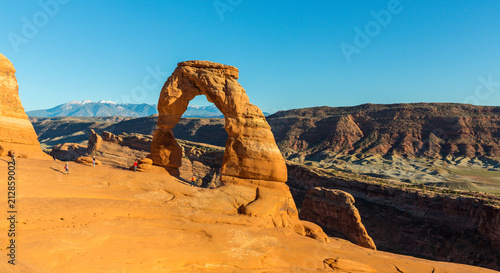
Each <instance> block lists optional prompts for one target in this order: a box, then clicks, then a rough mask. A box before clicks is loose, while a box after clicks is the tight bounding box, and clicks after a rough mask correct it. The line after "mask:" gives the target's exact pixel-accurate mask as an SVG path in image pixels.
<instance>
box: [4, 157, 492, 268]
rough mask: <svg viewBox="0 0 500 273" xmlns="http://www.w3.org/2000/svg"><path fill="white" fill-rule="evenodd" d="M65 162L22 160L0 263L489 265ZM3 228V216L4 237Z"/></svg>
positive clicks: (165, 180) (215, 193)
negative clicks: (324, 232) (10, 235)
mask: <svg viewBox="0 0 500 273" xmlns="http://www.w3.org/2000/svg"><path fill="white" fill-rule="evenodd" d="M0 165H3V166H2V168H6V163H5V162H4V161H0ZM62 167H63V164H62V163H60V162H54V161H51V160H37V159H19V165H18V169H17V175H18V179H19V181H20V186H19V189H18V190H19V191H18V203H19V208H18V211H19V212H18V217H19V221H18V223H17V229H18V232H17V234H18V237H17V239H18V249H17V251H18V252H17V253H18V254H19V255H18V259H17V265H16V266H10V265H9V264H7V261H6V259H7V256H6V255H5V252H6V249H5V247H6V246H5V245H3V246H0V247H1V250H0V251H1V252H2V255H0V271H1V272H54V273H57V272H75V273H76V272H429V273H430V272H435V273H436V272H457V273H458V272H460V273H467V272H475V273H477V272H485V273H486V272H493V271H491V270H487V269H482V268H477V267H470V266H465V265H457V264H451V263H442V262H432V261H426V260H422V259H417V258H412V257H406V256H401V255H395V254H390V253H385V252H381V251H374V250H370V249H366V248H362V247H358V246H355V245H353V244H351V243H349V242H346V241H344V240H340V239H335V238H330V242H328V243H327V242H324V241H319V240H314V239H312V238H309V237H305V236H300V235H298V234H296V233H295V232H293V231H291V230H290V229H287V228H276V227H272V226H269V225H268V224H266V223H264V222H262V221H260V220H259V218H258V217H250V216H245V215H241V214H239V213H238V211H237V208H236V207H235V204H237V203H238V202H241V200H235V199H233V198H232V197H231V196H234V193H235V192H240V191H243V192H247V191H246V187H241V186H236V185H227V186H224V187H220V188H217V189H213V190H210V189H202V188H194V187H190V186H189V184H188V183H186V182H184V181H182V180H179V179H177V178H174V177H171V176H168V175H166V174H165V173H134V172H131V171H126V170H119V169H114V168H111V167H107V166H99V167H96V168H92V167H90V166H84V165H78V164H72V163H70V169H71V174H70V175H65V174H63V173H61V171H62ZM5 175H6V174H5V173H4V172H1V173H0V179H2V180H4V181H5V180H6V177H5ZM247 193H248V192H247ZM0 198H2V199H3V200H5V198H6V190H5V188H3V187H2V188H1V189H0ZM247 198H250V196H247ZM2 215H3V216H2V219H5V217H6V215H5V212H2ZM6 228H7V224H6V221H0V240H1V241H2V242H5V241H6V239H7V238H6V236H7V232H6ZM333 268H335V269H333Z"/></svg>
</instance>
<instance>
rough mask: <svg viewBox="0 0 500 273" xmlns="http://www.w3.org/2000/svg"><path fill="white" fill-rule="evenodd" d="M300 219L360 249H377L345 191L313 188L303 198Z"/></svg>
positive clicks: (352, 199)
mask: <svg viewBox="0 0 500 273" xmlns="http://www.w3.org/2000/svg"><path fill="white" fill-rule="evenodd" d="M299 217H300V219H302V220H307V221H311V222H313V223H316V224H318V225H320V226H321V227H322V228H324V229H325V230H327V231H328V232H331V233H332V234H333V235H335V236H339V237H341V238H345V239H347V240H349V241H351V242H352V243H354V244H357V245H359V246H362V247H366V248H371V249H377V247H376V246H375V243H374V242H373V240H372V238H371V237H370V236H369V235H368V232H367V231H366V229H365V226H364V225H363V223H362V222H361V216H360V215H359V211H358V209H356V207H355V206H354V197H352V195H350V194H349V193H347V192H344V191H340V190H333V189H326V188H321V187H316V188H313V189H311V190H309V192H308V193H307V195H306V198H305V200H304V203H303V204H302V208H301V210H300V215H299Z"/></svg>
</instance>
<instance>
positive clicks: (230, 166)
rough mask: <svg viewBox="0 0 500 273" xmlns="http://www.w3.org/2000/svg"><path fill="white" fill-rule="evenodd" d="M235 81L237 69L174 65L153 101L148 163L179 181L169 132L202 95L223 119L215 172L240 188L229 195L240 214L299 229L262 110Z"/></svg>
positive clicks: (176, 150) (178, 156) (176, 149)
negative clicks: (218, 164) (222, 140)
mask: <svg viewBox="0 0 500 273" xmlns="http://www.w3.org/2000/svg"><path fill="white" fill-rule="evenodd" d="M237 79H238V69H237V68H235V67H232V66H227V65H222V64H218V63H213V62H208V61H187V62H182V63H179V64H178V66H177V68H176V69H175V71H174V73H173V74H172V76H170V78H169V79H168V80H167V82H166V83H165V85H164V86H163V89H162V91H161V94H160V99H159V101H158V112H159V118H158V123H157V126H158V129H157V130H156V131H155V132H154V136H153V142H152V144H151V159H152V160H153V162H154V164H155V165H159V166H163V167H165V168H166V169H167V170H168V171H169V172H170V173H171V174H172V175H176V176H179V167H180V166H181V163H182V149H181V147H180V146H179V144H178V143H177V141H176V140H175V137H174V134H173V131H172V129H173V128H174V127H175V126H176V125H177V123H178V122H179V121H180V119H181V116H182V114H183V113H184V112H185V111H186V109H187V106H188V104H189V101H191V100H192V99H193V98H194V97H196V96H198V95H205V96H206V97H207V99H208V101H210V102H212V103H214V104H215V106H217V108H218V109H219V110H220V111H221V112H222V113H223V114H224V117H225V129H226V131H227V134H228V138H227V141H226V148H225V153H224V159H223V162H222V167H221V170H220V173H221V178H220V179H221V181H222V182H223V183H225V184H233V185H239V186H243V187H242V190H241V191H240V192H239V193H234V194H235V195H238V196H239V197H238V198H237V197H235V196H233V198H235V200H237V202H235V204H234V205H235V207H237V208H238V212H239V213H240V214H244V215H248V216H256V217H258V219H266V221H267V223H272V224H273V225H274V226H277V227H290V228H292V229H293V230H295V231H296V232H297V233H299V234H304V228H303V226H302V224H301V223H300V220H299V219H298V215H297V209H296V207H295V203H294V201H293V199H292V196H291V194H290V191H289V189H288V187H287V186H286V185H285V184H284V183H282V182H285V181H286V180H287V172H286V165H285V161H284V159H283V157H282V155H281V153H280V151H279V149H278V147H277V146H276V142H275V141H274V136H273V134H272V132H271V127H270V126H269V124H268V123H267V121H266V118H265V117H264V115H263V113H262V111H261V110H260V109H259V108H258V107H257V106H255V105H253V104H251V103H250V102H249V98H248V96H247V94H246V92H245V90H244V89H243V87H241V85H240V84H239V83H238V82H237V81H236V80H237Z"/></svg>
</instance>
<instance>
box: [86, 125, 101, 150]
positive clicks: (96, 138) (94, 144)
mask: <svg viewBox="0 0 500 273" xmlns="http://www.w3.org/2000/svg"><path fill="white" fill-rule="evenodd" d="M101 144H102V137H101V136H100V135H98V134H97V133H96V132H95V131H94V130H93V129H90V135H89V142H88V144H87V152H88V153H89V154H92V153H95V152H96V151H97V150H99V148H101Z"/></svg>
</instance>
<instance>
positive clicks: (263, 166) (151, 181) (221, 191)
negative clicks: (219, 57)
mask: <svg viewBox="0 0 500 273" xmlns="http://www.w3.org/2000/svg"><path fill="white" fill-rule="evenodd" d="M15 72H16V71H15V69H14V66H13V65H12V63H11V62H10V61H9V60H8V59H7V58H6V57H4V56H3V55H1V54H0V92H1V93H0V116H1V117H0V124H1V131H0V154H1V156H2V157H1V159H2V165H4V167H3V169H4V171H3V172H2V174H1V177H2V180H3V181H9V182H12V181H15V183H11V184H9V185H8V186H10V187H8V186H7V185H5V186H4V187H2V190H1V192H0V194H1V200H4V201H2V202H4V208H6V209H4V210H3V211H2V219H4V220H2V221H1V223H0V226H1V233H0V241H1V242H2V245H1V246H0V249H1V251H2V256H1V258H0V271H1V272H429V273H430V272H434V273H437V272H460V273H461V272H495V270H499V269H500V179H499V177H500V176H499V175H498V174H499V172H500V161H499V160H500V126H499V125H498V124H499V123H498V121H499V120H500V107H481V106H472V105H466V104H425V103H422V104H394V105H375V104H367V105H360V106H356V107H338V108H332V107H317V108H304V109H297V110H289V111H281V112H278V113H276V114H273V115H270V116H268V117H265V116H264V114H263V113H262V111H261V110H260V109H259V108H258V107H257V106H255V105H253V104H251V103H250V100H249V97H248V95H247V93H246V92H245V90H244V89H243V87H241V85H240V84H239V83H238V81H237V79H238V77H239V71H238V69H237V68H235V67H232V66H227V65H222V64H218V63H212V62H208V61H187V62H182V63H179V64H178V66H177V68H176V69H175V71H174V72H173V74H172V76H171V77H170V78H169V79H168V81H167V82H166V83H165V85H164V87H163V89H162V91H161V93H160V98H159V103H158V112H159V114H158V115H152V116H148V117H138V118H137V117H134V118H131V117H85V118H79V117H30V118H29V119H28V116H27V115H26V113H25V112H24V108H23V106H22V104H21V101H20V99H19V94H18V84H17V80H16V77H15ZM198 95H202V96H206V97H207V99H208V100H209V101H210V102H212V103H213V104H215V106H216V107H217V108H218V109H219V110H220V111H221V112H222V113H223V115H224V118H182V119H181V116H182V114H183V113H184V111H186V109H187V106H188V104H189V102H190V101H191V100H192V99H193V98H194V97H195V96H198ZM250 97H251V94H250ZM250 99H251V98H250ZM13 155H14V156H15V165H14V164H13V163H11V162H12V161H13V160H14V158H13ZM93 157H95V159H96V160H95V164H96V165H95V166H93V164H94V163H93ZM136 161H137V162H138V165H137V171H134V167H133V164H134V162H136ZM66 163H68V166H69V169H68V170H67V171H66V170H65V169H64V168H63V167H64V166H65V164H66ZM9 167H11V169H9ZM9 171H11V172H9ZM192 179H194V180H195V181H194V184H195V185H194V186H193V185H192V182H191V180H192ZM12 192H15V195H13V194H12ZM8 200H15V203H14V202H8ZM8 205H12V207H10V208H9V209H8V208H7V206H8ZM9 219H13V221H10V220H9Z"/></svg>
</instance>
